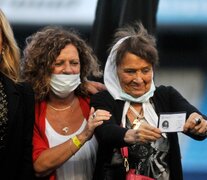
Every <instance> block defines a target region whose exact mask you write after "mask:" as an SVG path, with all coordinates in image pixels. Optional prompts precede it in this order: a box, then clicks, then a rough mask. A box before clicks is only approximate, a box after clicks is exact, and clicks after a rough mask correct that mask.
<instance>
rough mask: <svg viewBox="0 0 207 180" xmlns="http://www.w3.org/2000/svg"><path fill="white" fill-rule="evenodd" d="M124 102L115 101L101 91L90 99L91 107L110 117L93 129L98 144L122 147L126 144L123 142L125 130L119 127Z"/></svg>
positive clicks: (105, 92)
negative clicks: (102, 111) (102, 110)
mask: <svg viewBox="0 0 207 180" xmlns="http://www.w3.org/2000/svg"><path fill="white" fill-rule="evenodd" d="M123 105H124V102H121V101H115V100H114V99H113V98H112V96H111V95H110V94H109V93H108V92H107V91H103V92H100V93H97V94H95V95H93V96H92V97H91V107H94V108H95V109H104V110H107V111H109V112H110V113H111V114H112V116H111V118H110V119H109V120H107V121H104V123H103V124H102V125H100V126H99V127H97V128H96V129H95V135H96V137H97V139H98V141H99V143H101V144H104V146H107V145H110V146H113V147H122V146H126V145H127V144H126V143H125V141H124V135H125V133H126V131H127V129H126V128H123V127H121V117H122V110H123Z"/></svg>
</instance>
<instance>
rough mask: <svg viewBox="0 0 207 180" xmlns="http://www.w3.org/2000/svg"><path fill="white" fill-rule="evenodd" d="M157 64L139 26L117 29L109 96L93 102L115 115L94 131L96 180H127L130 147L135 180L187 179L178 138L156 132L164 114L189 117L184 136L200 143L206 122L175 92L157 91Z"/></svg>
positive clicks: (151, 38)
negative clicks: (124, 157)
mask: <svg viewBox="0 0 207 180" xmlns="http://www.w3.org/2000/svg"><path fill="white" fill-rule="evenodd" d="M157 64H158V52H157V49H156V42H155V38H154V36H152V35H150V34H149V33H148V32H147V30H146V29H145V28H144V27H143V25H142V24H141V23H135V24H134V26H127V27H124V28H121V29H118V31H117V32H116V33H115V41H114V45H113V47H112V49H111V51H110V54H109V56H108V59H107V62H106V66H105V71H104V83H105V85H106V88H107V91H102V92H99V93H97V94H95V95H93V96H92V98H91V106H92V107H95V109H104V110H107V111H109V112H110V113H111V114H112V116H111V118H110V119H109V121H107V122H104V123H103V124H102V125H101V126H99V127H97V128H96V129H95V135H96V137H97V139H98V142H99V149H98V157H97V163H96V170H95V174H94V179H95V180H97V179H98V180H102V179H107V180H108V179H119V180H122V179H125V176H126V174H127V173H126V168H125V167H124V164H123V161H122V160H120V158H121V157H122V155H121V154H120V148H122V147H128V162H129V168H130V169H133V170H134V171H135V172H136V174H140V175H144V176H147V177H150V178H153V179H156V180H169V179H170V180H182V179H183V175H182V166H181V154H180V147H179V141H178V135H177V132H176V131H175V132H171V133H169V132H165V133H163V132H161V130H160V129H159V128H157V127H158V126H157V125H158V119H159V118H158V116H159V114H160V113H166V112H168V113H175V112H179V113H180V112H186V119H184V118H183V121H184V122H183V124H184V125H183V133H185V134H186V135H188V136H190V137H191V138H193V139H196V140H203V139H205V138H206V131H207V122H206V120H205V119H206V117H205V116H204V115H202V114H201V112H199V110H197V109H196V108H195V107H194V106H192V105H191V104H190V103H189V102H188V101H187V100H186V99H185V98H184V97H183V96H182V95H181V94H180V93H179V92H178V91H177V90H176V89H174V88H173V87H171V86H163V85H162V86H159V87H156V86H155V84H154V81H153V74H154V69H155V66H156V65H157ZM198 120H199V121H198ZM171 123H172V122H171ZM118 157H119V158H118Z"/></svg>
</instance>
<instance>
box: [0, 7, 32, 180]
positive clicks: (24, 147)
mask: <svg viewBox="0 0 207 180" xmlns="http://www.w3.org/2000/svg"><path fill="white" fill-rule="evenodd" d="M19 60H20V52H19V48H18V46H17V43H16V41H15V39H14V35H13V31H12V29H11V26H10V24H9V22H8V20H7V18H6V17H5V15H4V13H3V12H2V11H1V10H0V179H9V180H32V179H33V177H34V172H33V163H32V134H33V124H34V116H35V115H34V104H35V103H34V93H33V90H32V87H30V86H29V85H28V84H26V83H23V82H21V80H20V78H19V77H20V76H19Z"/></svg>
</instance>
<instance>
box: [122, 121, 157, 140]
mask: <svg viewBox="0 0 207 180" xmlns="http://www.w3.org/2000/svg"><path fill="white" fill-rule="evenodd" d="M160 137H161V131H160V130H159V129H158V128H156V127H153V126H151V125H150V124H148V123H147V122H141V124H140V126H139V128H138V129H136V130H135V129H129V130H128V131H127V132H126V134H125V137H124V140H125V142H126V143H129V144H135V143H137V142H141V143H148V142H153V141H156V140H157V139H159V138H160Z"/></svg>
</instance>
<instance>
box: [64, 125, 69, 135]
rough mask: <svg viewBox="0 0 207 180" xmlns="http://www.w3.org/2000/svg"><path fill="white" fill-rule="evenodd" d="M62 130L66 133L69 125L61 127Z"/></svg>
mask: <svg viewBox="0 0 207 180" xmlns="http://www.w3.org/2000/svg"><path fill="white" fill-rule="evenodd" d="M62 131H63V132H64V133H65V134H67V133H68V131H69V127H67V126H66V127H64V128H62Z"/></svg>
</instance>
